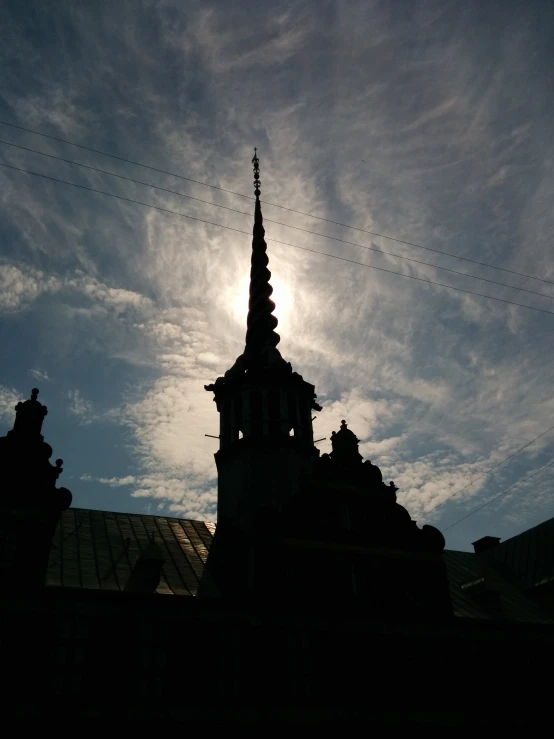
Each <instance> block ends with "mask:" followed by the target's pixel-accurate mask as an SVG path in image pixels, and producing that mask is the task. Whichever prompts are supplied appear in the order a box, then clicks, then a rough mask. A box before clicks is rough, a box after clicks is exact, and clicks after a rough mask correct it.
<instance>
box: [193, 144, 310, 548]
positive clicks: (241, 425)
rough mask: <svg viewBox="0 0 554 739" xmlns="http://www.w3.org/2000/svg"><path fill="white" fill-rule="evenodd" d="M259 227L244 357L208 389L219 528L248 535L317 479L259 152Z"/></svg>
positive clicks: (305, 389)
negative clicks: (275, 280)
mask: <svg viewBox="0 0 554 739" xmlns="http://www.w3.org/2000/svg"><path fill="white" fill-rule="evenodd" d="M252 164H253V165H254V194H255V196H256V202H255V208H254V229H253V235H252V258H251V270H250V291H249V304H248V318H247V328H246V341H245V347H244V352H243V353H242V354H241V355H240V356H239V357H238V359H237V360H236V362H235V363H234V365H233V367H231V369H229V370H228V371H227V372H226V373H225V374H224V376H223V377H219V378H218V379H217V380H216V381H215V383H214V384H212V385H207V386H206V390H209V391H213V393H214V400H215V402H216V404H217V410H218V411H219V417H220V432H219V439H220V447H219V450H218V452H217V453H216V455H215V459H216V464H217V471H218V489H219V492H218V527H219V529H221V528H222V527H223V528H226V527H228V526H231V527H233V529H236V530H237V531H240V532H242V533H243V534H246V535H249V534H251V533H253V532H254V531H255V528H256V525H257V523H258V522H260V521H261V520H265V519H267V518H268V517H272V516H274V515H277V514H279V513H280V512H281V511H282V510H283V508H284V506H286V505H287V504H288V503H289V502H290V500H291V499H292V498H293V497H294V495H295V493H296V492H297V491H298V489H299V485H300V484H301V481H302V479H303V478H304V477H305V476H306V475H309V474H310V473H311V468H312V465H313V461H314V459H316V458H317V456H318V454H319V452H318V450H317V449H316V448H315V447H314V444H313V429H312V411H313V410H321V407H320V406H319V405H318V404H317V403H316V400H315V399H316V395H315V392H314V386H313V385H310V384H309V383H308V382H306V381H305V380H304V379H303V378H302V377H301V375H299V374H297V373H296V372H293V370H292V367H291V365H290V363H289V362H286V361H285V360H284V359H283V357H282V356H281V354H280V352H279V350H278V349H277V344H278V343H279V341H280V337H279V334H278V333H277V332H276V331H275V329H276V327H277V318H276V317H275V316H274V315H273V311H274V309H275V303H274V302H273V301H272V300H271V294H272V292H273V288H272V287H271V285H270V282H269V280H270V278H271V272H270V271H269V269H268V263H269V260H268V256H267V244H266V242H265V229H264V226H263V219H262V209H261V204H260V185H261V183H260V169H259V159H258V156H257V154H256V150H254V158H253V159H252Z"/></svg>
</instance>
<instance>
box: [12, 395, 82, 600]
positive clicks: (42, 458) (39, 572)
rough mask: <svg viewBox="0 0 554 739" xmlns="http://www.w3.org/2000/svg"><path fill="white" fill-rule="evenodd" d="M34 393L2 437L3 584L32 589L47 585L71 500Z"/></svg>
mask: <svg viewBox="0 0 554 739" xmlns="http://www.w3.org/2000/svg"><path fill="white" fill-rule="evenodd" d="M37 396H38V390H37V389H36V388H34V389H33V391H32V394H31V397H30V399H29V400H26V401H25V402H20V403H18V404H17V405H16V406H15V422H14V425H13V429H12V430H11V431H8V433H7V435H6V436H2V437H0V468H1V469H2V489H1V492H0V584H1V586H2V587H3V588H11V589H18V588H24V589H29V588H33V587H40V586H42V585H43V584H44V576H45V573H46V568H47V565H48V555H49V553H50V546H51V542H52V536H53V534H54V530H55V528H56V524H57V522H58V519H59V516H60V513H61V512H62V511H63V510H64V509H65V508H69V506H70V505H71V498H72V496H71V493H70V492H69V490H67V488H57V487H56V481H57V479H58V477H59V476H60V474H61V472H62V464H63V461H62V460H61V459H57V460H56V466H53V465H52V464H50V462H49V459H50V457H51V456H52V447H51V446H50V444H47V443H46V442H45V441H44V436H43V435H42V434H41V430H42V423H43V421H44V418H45V416H46V414H47V413H48V410H47V408H46V406H44V405H42V403H40V401H39V400H38V398H37Z"/></svg>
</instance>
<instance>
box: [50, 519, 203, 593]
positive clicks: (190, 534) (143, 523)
mask: <svg viewBox="0 0 554 739" xmlns="http://www.w3.org/2000/svg"><path fill="white" fill-rule="evenodd" d="M214 532H215V524H212V523H205V522H203V521H188V520H183V519H178V518H168V517H166V516H147V515H137V514H133V513H111V512H107V511H91V510H84V509H79V508H69V509H67V510H65V511H64V512H63V513H62V515H61V517H60V521H59V523H58V526H57V528H56V532H55V534H54V538H53V541H52V549H51V551H50V560H49V563H48V570H47V575H46V585H49V586H58V587H60V586H61V587H73V588H87V589H92V590H99V589H100V590H121V591H122V590H123V589H124V588H125V585H126V583H127V581H128V580H129V577H130V576H131V572H132V570H133V568H134V566H135V564H136V562H137V560H138V558H139V556H140V554H141V552H142V551H143V550H144V549H146V547H147V546H148V544H149V543H150V541H151V536H152V534H153V535H154V540H155V541H156V543H157V544H158V546H159V547H160V548H161V550H162V553H163V555H164V565H163V568H162V576H161V579H160V584H159V585H158V588H157V591H156V592H158V593H161V594H167V595H197V594H198V585H199V582H200V578H201V577H202V575H203V572H204V565H205V563H206V560H207V558H208V551H209V548H210V544H211V542H212V538H213V534H214Z"/></svg>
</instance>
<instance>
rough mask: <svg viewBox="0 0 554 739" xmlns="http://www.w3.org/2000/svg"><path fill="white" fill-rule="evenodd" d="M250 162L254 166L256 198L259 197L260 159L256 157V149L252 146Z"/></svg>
mask: <svg viewBox="0 0 554 739" xmlns="http://www.w3.org/2000/svg"><path fill="white" fill-rule="evenodd" d="M252 164H253V166H254V195H255V196H256V200H258V198H259V197H260V185H261V184H262V183H261V182H260V160H259V159H258V149H257V148H256V147H254V156H253V157H252Z"/></svg>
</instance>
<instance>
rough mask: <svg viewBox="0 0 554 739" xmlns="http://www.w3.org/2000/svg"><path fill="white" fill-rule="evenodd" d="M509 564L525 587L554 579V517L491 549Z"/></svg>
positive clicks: (489, 551)
mask: <svg viewBox="0 0 554 739" xmlns="http://www.w3.org/2000/svg"><path fill="white" fill-rule="evenodd" d="M487 555H488V556H490V557H492V558H493V559H494V561H495V562H498V563H501V564H502V565H504V566H505V567H508V568H509V569H510V570H511V571H512V572H513V573H514V575H515V576H516V577H517V578H518V580H519V581H520V582H521V584H522V585H523V587H524V588H532V587H537V586H539V585H544V584H545V583H547V582H551V581H553V580H554V518H551V519H549V520H548V521H544V522H543V523H541V524H539V525H538V526H534V527H533V528H532V529H527V531H523V532H522V533H521V534H518V535H517V536H513V537H512V538H511V539H507V540H506V541H504V542H502V543H500V544H497V545H496V546H495V547H492V548H491V549H489V550H488V551H487Z"/></svg>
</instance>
